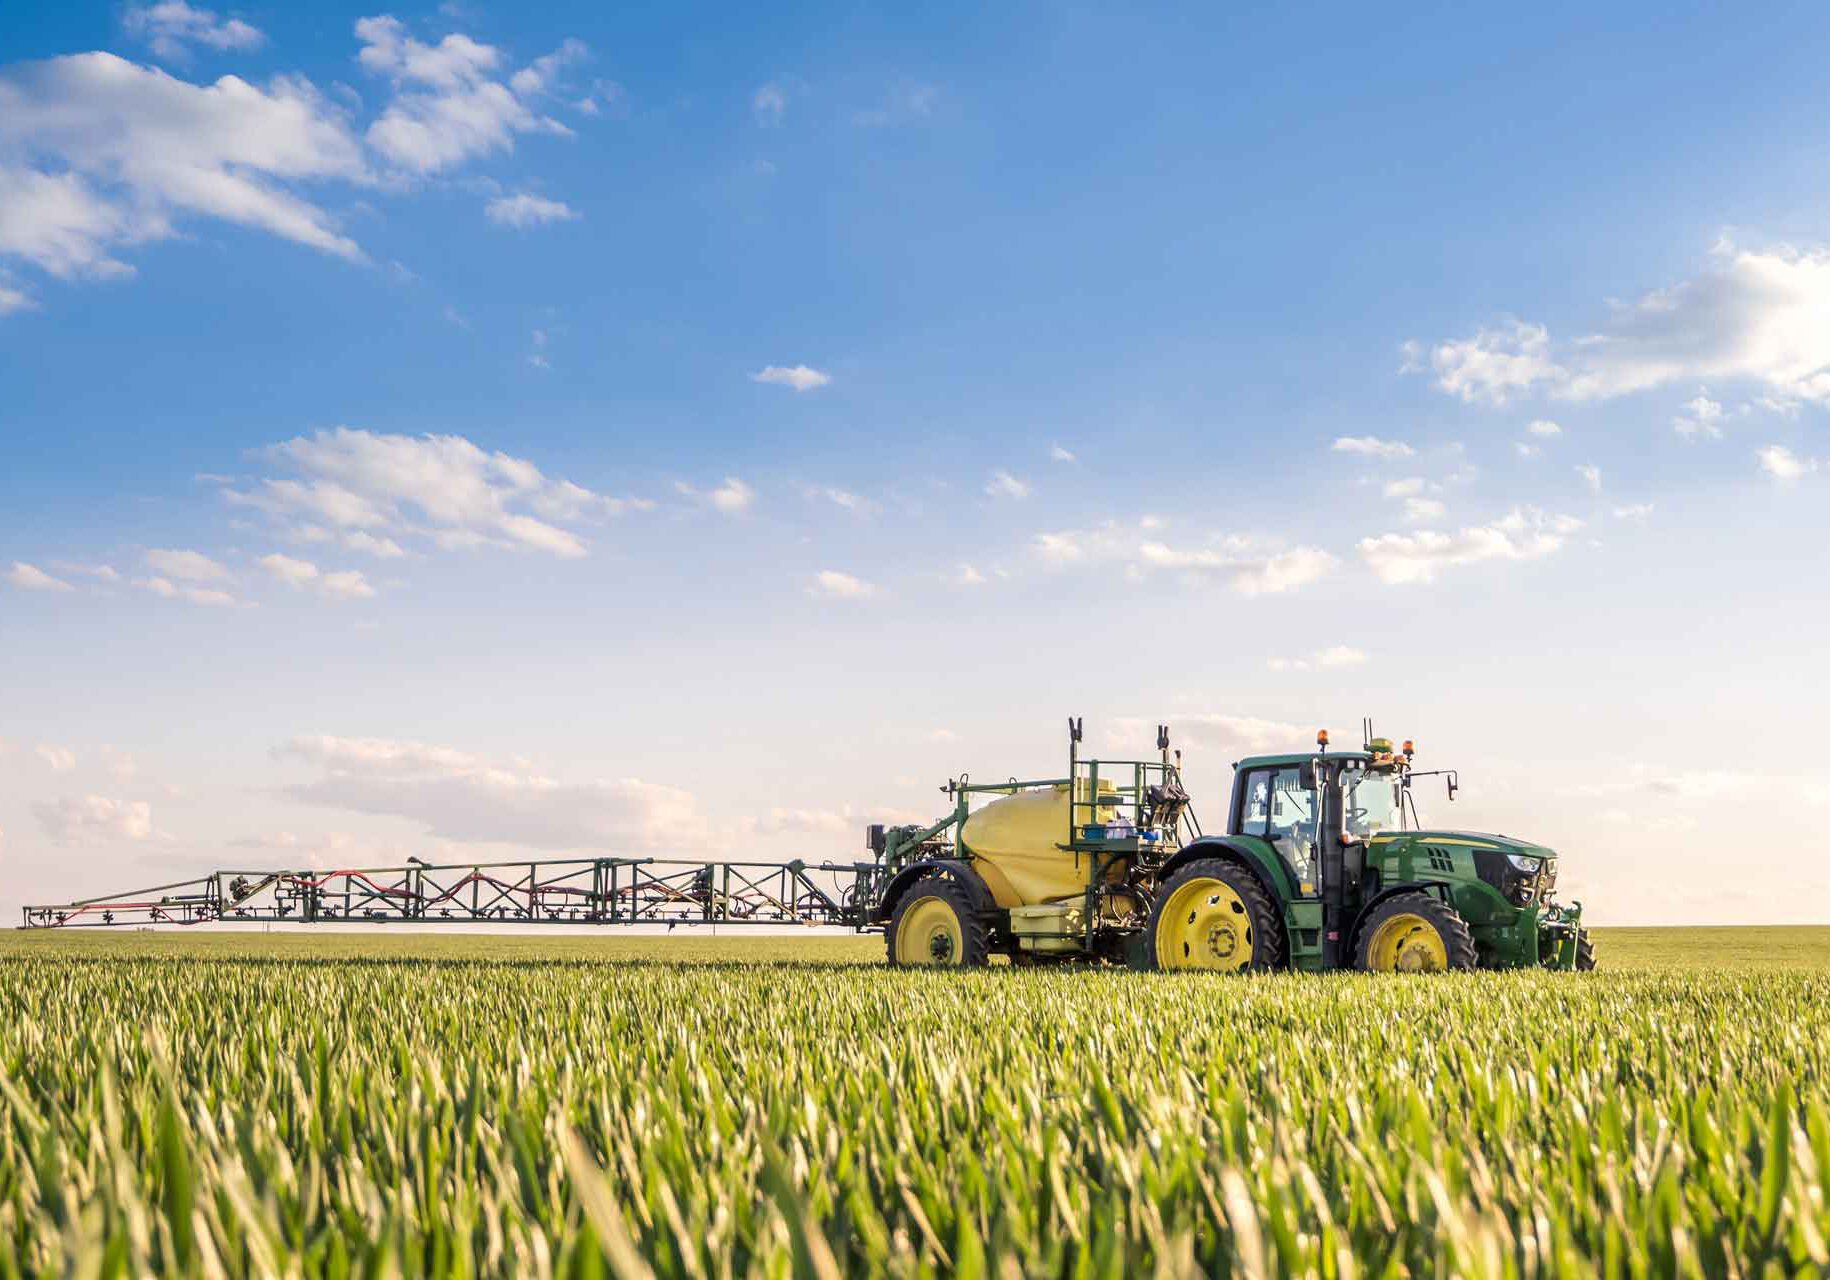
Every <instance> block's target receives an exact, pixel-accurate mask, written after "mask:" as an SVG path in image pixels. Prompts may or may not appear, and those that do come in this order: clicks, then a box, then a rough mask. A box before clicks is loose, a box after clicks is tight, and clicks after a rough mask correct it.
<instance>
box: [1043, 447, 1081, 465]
mask: <svg viewBox="0 0 1830 1280" xmlns="http://www.w3.org/2000/svg"><path fill="white" fill-rule="evenodd" d="M1048 456H1049V460H1050V461H1051V462H1076V461H1078V459H1077V458H1075V456H1074V454H1073V453H1072V452H1071V451H1070V450H1067V449H1064V448H1062V447H1061V446H1060V445H1058V444H1051V445H1050V446H1049V447H1048Z"/></svg>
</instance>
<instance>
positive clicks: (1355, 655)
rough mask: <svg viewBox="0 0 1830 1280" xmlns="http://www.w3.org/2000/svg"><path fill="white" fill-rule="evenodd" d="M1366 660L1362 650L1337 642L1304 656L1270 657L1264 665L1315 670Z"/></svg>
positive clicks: (1350, 664)
mask: <svg viewBox="0 0 1830 1280" xmlns="http://www.w3.org/2000/svg"><path fill="white" fill-rule="evenodd" d="M1367 661H1368V659H1367V656H1366V654H1365V653H1364V652H1363V651H1361V650H1359V649H1355V648H1353V647H1352V646H1351V645H1344V644H1337V645H1333V646H1331V647H1329V648H1326V649H1319V650H1317V651H1316V652H1314V653H1312V654H1310V655H1309V656H1308V657H1306V658H1271V659H1269V660H1268V661H1266V663H1265V665H1266V666H1267V667H1269V668H1270V669H1271V670H1273V671H1316V670H1326V669H1327V668H1330V667H1358V666H1363V665H1365V663H1366V662H1367Z"/></svg>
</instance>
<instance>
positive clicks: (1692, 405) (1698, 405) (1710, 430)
mask: <svg viewBox="0 0 1830 1280" xmlns="http://www.w3.org/2000/svg"><path fill="white" fill-rule="evenodd" d="M1671 425H1672V427H1673V428H1674V429H1675V430H1676V431H1677V433H1678V434H1679V435H1681V436H1683V437H1685V438H1686V439H1689V438H1691V437H1694V436H1708V437H1709V438H1710V439H1711V440H1720V439H1721V438H1722V406H1721V405H1720V404H1718V403H1716V402H1715V401H1714V400H1711V399H1710V398H1709V388H1708V387H1698V388H1697V394H1696V398H1695V399H1694V400H1687V401H1685V402H1684V412H1683V413H1680V414H1679V415H1678V416H1677V417H1675V418H1673V419H1672V420H1671Z"/></svg>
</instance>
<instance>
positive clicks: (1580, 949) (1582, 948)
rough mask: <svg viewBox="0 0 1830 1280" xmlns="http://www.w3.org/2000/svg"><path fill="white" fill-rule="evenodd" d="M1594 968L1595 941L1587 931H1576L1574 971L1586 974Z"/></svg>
mask: <svg viewBox="0 0 1830 1280" xmlns="http://www.w3.org/2000/svg"><path fill="white" fill-rule="evenodd" d="M1594 967H1595V941H1594V939H1593V938H1590V937H1589V931H1588V930H1587V929H1578V930H1576V969H1577V971H1578V972H1580V973H1587V972H1588V971H1589V970H1590V969H1593V968H1594Z"/></svg>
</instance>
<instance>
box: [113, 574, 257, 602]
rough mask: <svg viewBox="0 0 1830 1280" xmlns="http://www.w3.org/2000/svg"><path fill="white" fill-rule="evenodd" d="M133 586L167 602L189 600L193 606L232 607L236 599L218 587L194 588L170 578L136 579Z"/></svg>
mask: <svg viewBox="0 0 1830 1280" xmlns="http://www.w3.org/2000/svg"><path fill="white" fill-rule="evenodd" d="M133 585H134V586H136V587H139V588H140V589H141V590H142V591H150V592H152V593H153V594H154V595H156V596H159V597H160V598H161V599H165V600H188V601H190V603H192V604H202V605H211V606H221V605H231V604H234V603H235V597H234V596H232V595H230V594H229V593H228V592H227V591H223V590H220V589H219V588H216V587H193V586H187V585H181V584H179V583H176V582H173V581H172V580H171V579H169V578H158V577H154V578H135V579H134V580H133Z"/></svg>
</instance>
